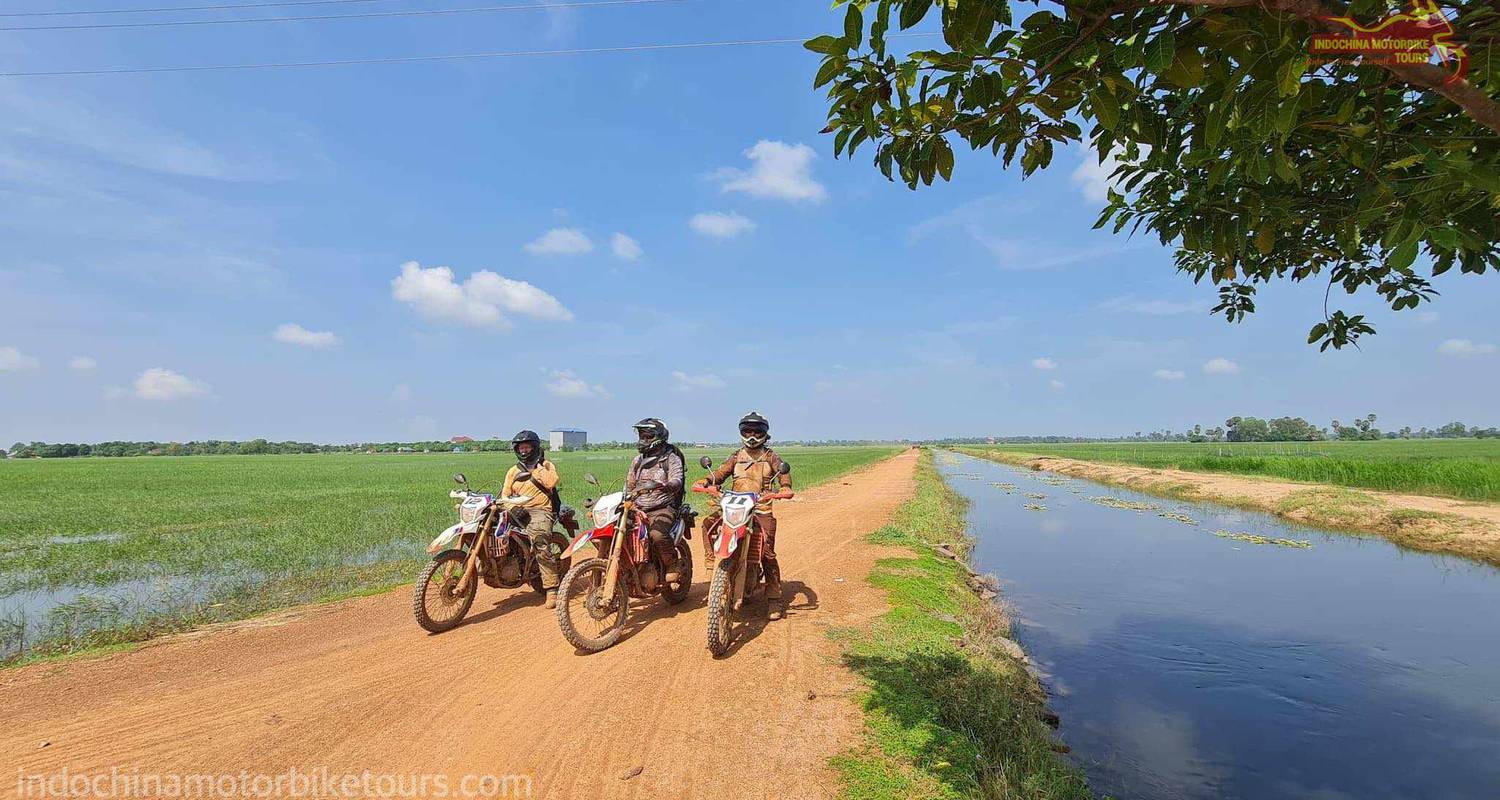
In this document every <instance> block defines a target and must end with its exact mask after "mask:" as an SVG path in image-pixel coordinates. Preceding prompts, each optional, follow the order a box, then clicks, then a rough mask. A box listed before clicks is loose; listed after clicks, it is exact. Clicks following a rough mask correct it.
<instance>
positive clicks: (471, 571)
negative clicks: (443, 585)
mask: <svg viewBox="0 0 1500 800" xmlns="http://www.w3.org/2000/svg"><path fill="white" fill-rule="evenodd" d="M493 522H494V514H493V513H492V514H490V516H489V517H488V518H486V519H485V521H484V522H482V523H480V525H479V530H478V531H476V534H477V536H476V538H475V540H474V549H473V550H470V551H469V557H468V558H467V559H465V560H464V575H463V578H461V579H460V580H459V582H458V585H459V586H460V587H462V588H463V589H464V591H468V586H469V581H472V580H478V579H479V576H478V575H477V574H475V573H477V572H478V570H479V554H480V552H481V551H484V552H488V551H486V550H485V548H487V547H489V536H490V535H491V534H492V533H493Z"/></svg>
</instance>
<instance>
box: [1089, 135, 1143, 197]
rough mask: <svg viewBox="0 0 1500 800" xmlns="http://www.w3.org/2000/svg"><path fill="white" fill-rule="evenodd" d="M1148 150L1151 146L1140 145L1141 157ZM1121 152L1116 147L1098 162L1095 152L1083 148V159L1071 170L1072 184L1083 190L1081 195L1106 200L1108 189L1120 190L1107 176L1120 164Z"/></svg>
mask: <svg viewBox="0 0 1500 800" xmlns="http://www.w3.org/2000/svg"><path fill="white" fill-rule="evenodd" d="M1150 152H1151V148H1149V147H1145V146H1141V148H1140V154H1141V157H1142V158H1145V157H1146V156H1147V155H1148V154H1150ZM1121 154H1122V151H1121V150H1120V148H1118V147H1117V148H1115V149H1114V150H1113V151H1112V152H1110V154H1109V155H1107V156H1105V157H1104V161H1103V162H1100V161H1099V156H1098V154H1097V153H1094V152H1093V151H1091V150H1087V149H1085V150H1084V151H1083V161H1082V162H1080V163H1079V165H1078V166H1077V167H1076V168H1074V170H1073V176H1072V177H1073V185H1074V186H1076V187H1078V190H1079V191H1080V192H1083V196H1084V197H1085V198H1087V199H1088V200H1091V201H1093V202H1096V203H1102V202H1104V201H1105V200H1108V199H1109V190H1110V189H1114V190H1115V191H1116V192H1119V191H1121V190H1120V187H1119V186H1117V185H1116V184H1115V183H1114V181H1112V180H1111V179H1110V177H1109V176H1110V174H1111V173H1113V172H1114V171H1115V167H1118V166H1120V161H1119V157H1120V155H1121Z"/></svg>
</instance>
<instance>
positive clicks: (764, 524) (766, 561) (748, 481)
mask: <svg viewBox="0 0 1500 800" xmlns="http://www.w3.org/2000/svg"><path fill="white" fill-rule="evenodd" d="M770 440H771V423H770V421H768V420H767V419H766V418H765V417H763V416H761V415H760V414H759V413H758V412H755V411H751V412H750V413H749V414H746V415H745V416H743V417H741V418H740V443H741V444H742V445H744V446H743V447H741V448H740V449H739V450H736V451H735V452H734V454H733V455H731V456H730V457H729V458H726V459H724V463H722V464H720V465H719V466H718V468H716V469H715V470H714V471H712V472H710V473H709V474H708V477H705V478H701V479H699V480H698V482H697V483H696V484H695V485H696V486H709V485H713V486H719V485H721V484H723V483H724V481H726V480H728V479H729V478H730V477H733V478H734V483H733V485H732V486H731V487H730V489H731V490H732V491H736V492H755V493H757V494H762V495H764V494H767V493H770V492H771V491H772V483H773V482H777V483H779V486H780V490H781V491H786V492H790V491H791V489H792V476H791V475H790V474H789V473H786V472H782V470H781V464H782V461H781V456H779V455H777V454H776V451H775V450H772V449H771V448H769V447H767V446H766V443H767V442H769V441H770ZM710 524H711V522H710V521H708V520H705V522H704V526H703V529H704V530H705V531H707V530H708V528H709V525H710ZM755 525H756V527H757V528H758V529H759V530H760V532H761V535H762V536H763V538H764V544H763V545H762V550H761V563H762V564H763V565H764V566H765V571H766V572H765V574H766V599H767V600H768V601H769V608H768V609H767V616H769V617H770V618H771V619H780V618H781V617H782V616H783V615H784V614H785V610H784V609H783V608H782V606H781V565H780V564H778V563H777V561H776V515H775V514H773V513H772V512H771V501H770V500H762V501H760V502H759V503H756V505H755ZM708 540H709V537H708V536H707V535H705V536H704V537H703V558H704V561H705V563H706V565H707V567H708V568H709V569H713V565H714V554H713V550H712V549H711V548H710V546H709V542H708Z"/></svg>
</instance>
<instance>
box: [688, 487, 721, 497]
mask: <svg viewBox="0 0 1500 800" xmlns="http://www.w3.org/2000/svg"><path fill="white" fill-rule="evenodd" d="M693 491H695V492H697V493H698V494H711V495H714V496H715V497H718V496H720V495H722V494H723V492H720V491H719V490H718V488H717V487H714V486H694V487H693Z"/></svg>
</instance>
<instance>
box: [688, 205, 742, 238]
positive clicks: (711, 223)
mask: <svg viewBox="0 0 1500 800" xmlns="http://www.w3.org/2000/svg"><path fill="white" fill-rule="evenodd" d="M688 225H689V226H691V227H692V229H693V230H695V231H697V232H699V233H701V234H703V235H704V236H712V237H713V238H715V239H733V238H734V237H736V236H739V235H740V234H742V233H749V232H750V231H753V230H755V221H754V220H751V219H749V218H747V217H742V216H740V215H739V214H736V213H734V212H733V211H729V212H723V211H706V212H704V213H702V214H695V215H693V218H692V219H691V220H689V221H688Z"/></svg>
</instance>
